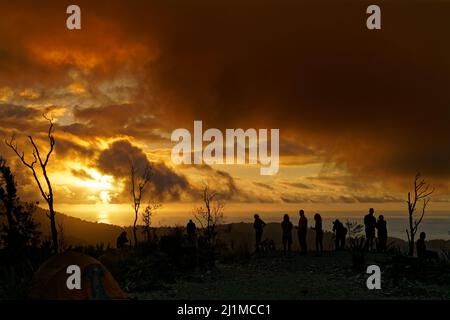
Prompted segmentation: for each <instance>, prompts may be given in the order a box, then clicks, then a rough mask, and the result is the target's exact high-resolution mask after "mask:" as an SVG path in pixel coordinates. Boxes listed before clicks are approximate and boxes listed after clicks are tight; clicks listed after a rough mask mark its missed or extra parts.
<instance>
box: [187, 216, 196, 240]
mask: <svg viewBox="0 0 450 320" xmlns="http://www.w3.org/2000/svg"><path fill="white" fill-rule="evenodd" d="M186 231H187V234H188V240H189V243H190V244H191V245H195V242H196V238H197V227H196V226H195V223H194V221H192V219H191V220H189V222H188V224H187V225H186Z"/></svg>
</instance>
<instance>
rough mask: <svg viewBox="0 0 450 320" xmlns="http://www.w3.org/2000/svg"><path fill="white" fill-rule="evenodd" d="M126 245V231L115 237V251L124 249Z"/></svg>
mask: <svg viewBox="0 0 450 320" xmlns="http://www.w3.org/2000/svg"><path fill="white" fill-rule="evenodd" d="M127 243H128V238H127V232H126V231H122V232H121V233H120V235H119V237H117V241H116V246H117V249H123V248H125V246H126V245H127Z"/></svg>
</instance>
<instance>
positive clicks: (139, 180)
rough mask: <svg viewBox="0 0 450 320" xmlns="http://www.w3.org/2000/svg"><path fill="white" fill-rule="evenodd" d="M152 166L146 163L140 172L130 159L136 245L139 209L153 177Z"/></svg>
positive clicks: (136, 241)
mask: <svg viewBox="0 0 450 320" xmlns="http://www.w3.org/2000/svg"><path fill="white" fill-rule="evenodd" d="M151 176H152V174H151V168H150V165H148V164H147V165H146V166H145V168H144V171H143V172H142V173H139V172H138V169H137V168H136V166H135V165H134V163H133V162H132V161H130V183H131V197H132V200H133V204H132V205H133V209H134V223H133V237H134V245H135V246H137V243H138V240H137V233H136V228H137V227H136V224H137V221H138V216H139V209H140V207H141V201H142V198H143V196H144V193H145V191H146V187H147V185H148V183H149V182H150V179H151Z"/></svg>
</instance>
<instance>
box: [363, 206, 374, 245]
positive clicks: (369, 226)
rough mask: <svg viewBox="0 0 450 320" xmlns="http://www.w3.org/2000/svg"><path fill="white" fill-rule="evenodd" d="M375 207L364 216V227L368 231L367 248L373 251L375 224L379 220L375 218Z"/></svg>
mask: <svg viewBox="0 0 450 320" xmlns="http://www.w3.org/2000/svg"><path fill="white" fill-rule="evenodd" d="M373 213H374V210H373V208H370V209H369V213H368V214H367V215H365V216H364V227H365V231H366V244H365V248H366V250H369V251H373V242H374V239H375V225H376V224H377V220H376V219H375V217H374V215H373Z"/></svg>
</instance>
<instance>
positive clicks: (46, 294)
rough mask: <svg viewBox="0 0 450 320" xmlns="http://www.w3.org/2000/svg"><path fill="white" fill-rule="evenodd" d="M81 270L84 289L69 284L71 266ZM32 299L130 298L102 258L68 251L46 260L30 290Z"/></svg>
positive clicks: (36, 274)
mask: <svg viewBox="0 0 450 320" xmlns="http://www.w3.org/2000/svg"><path fill="white" fill-rule="evenodd" d="M70 265H77V266H79V267H80V269H81V289H72V290H70V289H69V288H68V287H67V279H68V277H69V276H70V274H68V273H67V267H69V266H70ZM30 298H32V299H46V300H48V299H50V300H110V299H127V298H128V297H127V295H126V294H125V293H124V292H123V291H122V290H121V289H120V287H119V284H118V283H117V281H116V280H115V279H114V278H113V276H112V274H111V273H110V272H109V271H108V270H107V269H106V267H105V266H104V265H103V264H102V263H100V262H99V261H98V260H96V259H94V258H92V257H90V256H88V255H85V254H82V253H78V252H73V251H69V252H65V253H62V254H58V255H55V256H53V257H51V258H50V259H48V260H47V261H46V262H44V263H43V264H42V265H41V266H40V268H39V269H38V270H37V271H36V273H35V275H34V278H33V284H32V288H31V291H30Z"/></svg>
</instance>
